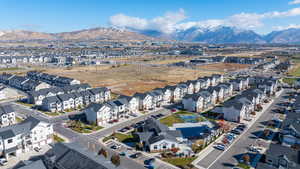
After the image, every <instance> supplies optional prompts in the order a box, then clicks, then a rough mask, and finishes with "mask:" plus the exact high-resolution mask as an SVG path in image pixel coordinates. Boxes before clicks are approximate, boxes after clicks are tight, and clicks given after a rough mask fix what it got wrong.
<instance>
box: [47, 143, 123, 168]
mask: <svg viewBox="0 0 300 169" xmlns="http://www.w3.org/2000/svg"><path fill="white" fill-rule="evenodd" d="M46 156H48V157H51V158H53V159H54V162H55V163H56V164H58V165H59V166H62V167H63V168H64V169H75V168H76V169H113V168H115V169H122V163H121V166H118V167H116V166H115V165H113V164H112V163H111V162H110V160H109V159H106V158H104V157H103V156H100V155H96V154H95V153H93V152H91V151H88V150H87V149H85V148H83V147H82V146H81V145H79V144H78V143H57V144H55V145H54V147H53V148H52V149H51V150H49V151H48V152H47V153H46Z"/></svg>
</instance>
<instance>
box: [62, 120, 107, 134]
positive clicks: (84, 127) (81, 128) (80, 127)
mask: <svg viewBox="0 0 300 169" xmlns="http://www.w3.org/2000/svg"><path fill="white" fill-rule="evenodd" d="M67 125H68V127H69V128H70V129H72V130H74V131H76V132H78V133H92V132H93V131H98V130H100V129H102V128H103V127H102V126H97V125H90V124H85V123H83V122H81V121H74V120H72V121H69V122H68V124H67Z"/></svg>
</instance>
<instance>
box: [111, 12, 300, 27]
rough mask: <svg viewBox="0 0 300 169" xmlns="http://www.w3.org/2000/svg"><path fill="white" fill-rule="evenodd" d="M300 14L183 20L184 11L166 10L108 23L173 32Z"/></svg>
mask: <svg viewBox="0 0 300 169" xmlns="http://www.w3.org/2000/svg"><path fill="white" fill-rule="evenodd" d="M299 15H300V8H292V9H290V10H288V11H281V12H279V11H271V12H266V13H261V14H258V13H244V12H242V13H239V14H235V15H231V16H229V17H227V18H224V19H209V20H203V21H189V22H184V20H185V19H186V18H187V17H186V15H185V11H184V10H183V9H180V10H179V11H177V12H167V13H166V14H165V15H163V16H160V17H156V18H153V19H150V20H147V19H143V18H138V17H132V16H127V15H124V14H117V15H114V16H111V17H110V24H111V25H113V26H117V27H121V28H130V29H137V30H157V31H161V32H164V33H173V32H174V31H176V30H186V29H189V28H192V27H202V28H213V27H217V26H233V27H237V28H242V29H255V28H259V27H262V26H264V20H266V19H274V18H285V17H294V16H299Z"/></svg>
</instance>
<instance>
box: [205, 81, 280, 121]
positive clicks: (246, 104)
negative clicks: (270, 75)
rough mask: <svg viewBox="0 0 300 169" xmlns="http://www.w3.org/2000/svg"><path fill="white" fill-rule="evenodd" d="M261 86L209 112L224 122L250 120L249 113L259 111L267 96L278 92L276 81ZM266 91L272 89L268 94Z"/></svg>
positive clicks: (246, 91)
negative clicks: (216, 114) (217, 115)
mask: <svg viewBox="0 0 300 169" xmlns="http://www.w3.org/2000/svg"><path fill="white" fill-rule="evenodd" d="M268 81H269V82H270V83H266V84H265V85H263V86H260V85H258V86H259V87H257V86H254V87H252V88H250V89H247V90H245V91H243V92H242V93H241V94H239V95H237V96H235V97H234V98H233V99H231V100H228V101H225V102H224V103H223V105H222V106H219V107H215V108H214V109H212V110H211V112H213V113H218V114H220V115H221V116H222V117H223V118H224V119H225V120H228V121H233V122H240V121H241V120H243V119H246V120H247V119H250V115H251V113H254V112H255V111H257V110H259V109H260V108H262V107H261V104H263V103H264V102H265V100H266V99H267V96H270V94H271V95H273V94H275V93H276V91H277V90H278V86H277V85H276V84H277V83H278V82H277V80H272V82H271V81H270V80H268ZM268 89H273V90H272V91H271V93H268Z"/></svg>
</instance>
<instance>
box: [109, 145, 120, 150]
mask: <svg viewBox="0 0 300 169" xmlns="http://www.w3.org/2000/svg"><path fill="white" fill-rule="evenodd" d="M110 148H111V149H114V150H116V149H119V148H120V146H119V145H112V146H110Z"/></svg>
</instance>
